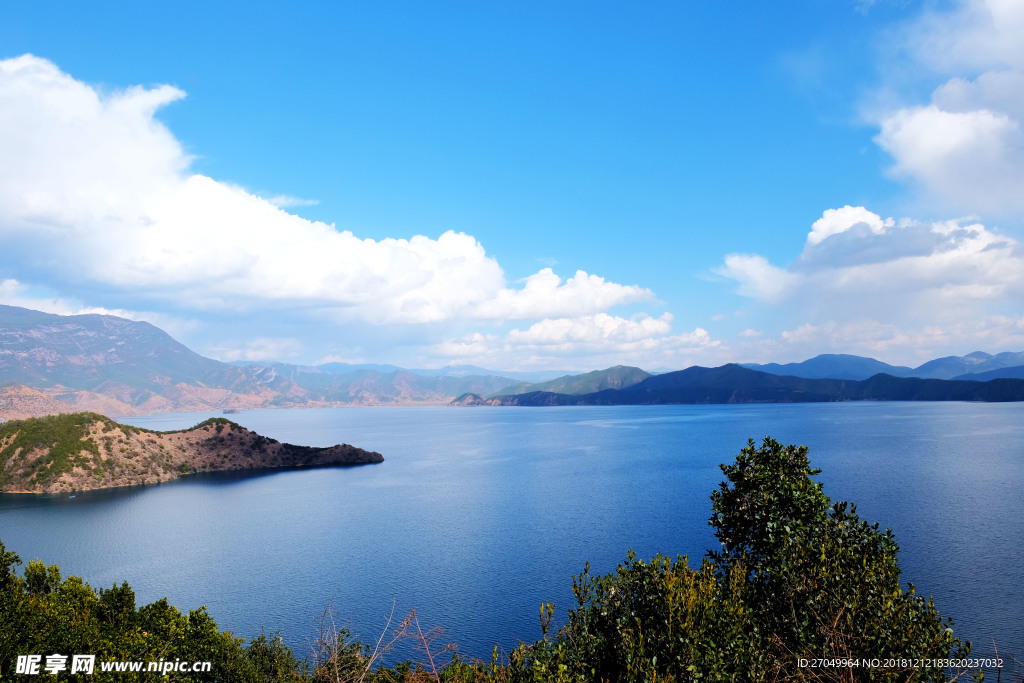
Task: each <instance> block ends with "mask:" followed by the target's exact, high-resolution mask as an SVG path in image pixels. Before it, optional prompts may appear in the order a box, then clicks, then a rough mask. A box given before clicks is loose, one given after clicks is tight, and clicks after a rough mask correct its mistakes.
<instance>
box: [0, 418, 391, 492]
mask: <svg viewBox="0 0 1024 683" xmlns="http://www.w3.org/2000/svg"><path fill="white" fill-rule="evenodd" d="M383 460H384V458H383V457H382V456H381V455H380V453H374V452H370V451H364V450H362V449H360V448H355V447H354V446H350V445H348V444H339V445H337V446H331V447H329V448H311V447H308V446H294V445H292V444H285V443H281V442H279V441H277V440H275V439H269V438H267V437H264V436H260V435H259V434H257V433H255V432H251V431H249V430H248V429H246V428H245V427H242V426H240V425H238V424H235V423H234V422H231V421H230V420H227V419H224V418H211V419H209V420H206V421H205V422H202V423H200V424H198V425H196V426H195V427H192V428H191V429H185V430H180V431H173V432H155V431H152V430H148V429H142V428H139V427H132V426H130V425H123V424H119V423H117V422H114V421H113V420H111V419H110V418H107V417H104V416H102V415H97V414H96V413H71V414H63V415H50V416H47V417H40V418H29V419H26V420H14V421H11V422H5V423H3V424H0V466H2V469H0V492H7V493H12V492H15V493H59V492H71V491H85V490H89V489H103V488H112V487H116V486H131V485H137V484H157V483H160V482H165V481H170V480H172V479H177V478H178V477H181V476H183V475H186V474H193V473H196V472H217V471H224V470H247V469H258V468H265V467H313V466H325V465H361V464H367V463H374V462H382V461H383Z"/></svg>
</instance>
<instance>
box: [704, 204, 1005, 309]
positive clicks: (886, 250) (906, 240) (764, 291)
mask: <svg viewBox="0 0 1024 683" xmlns="http://www.w3.org/2000/svg"><path fill="white" fill-rule="evenodd" d="M822 220H823V221H826V222H827V228H826V230H824V231H822V230H818V229H817V228H818V227H819V225H820V224H821V221H818V222H817V223H815V228H814V229H812V230H811V232H810V234H809V235H808V238H807V241H806V243H805V245H804V248H803V251H802V252H801V254H800V255H799V257H798V258H797V259H796V260H795V261H794V262H793V263H791V264H790V265H788V266H786V267H779V266H775V265H773V264H771V263H769V262H768V260H767V259H765V258H764V257H762V256H758V255H743V256H738V255H736V254H730V255H729V256H727V257H726V258H725V261H724V264H723V266H721V267H720V268H718V269H717V271H716V272H718V273H719V274H721V275H724V276H726V277H729V278H731V279H733V280H735V281H736V282H737V284H738V287H737V292H738V293H740V294H742V295H745V296H749V297H752V298H756V299H760V300H762V301H766V302H770V303H783V302H788V303H792V304H796V305H798V306H799V307H800V309H801V310H802V311H804V312H805V313H806V314H807V315H817V316H818V317H820V316H821V315H822V314H825V315H829V316H832V315H835V311H837V310H842V311H844V312H845V313H846V314H848V315H849V316H850V317H857V316H866V317H870V318H871V319H874V320H883V321H898V320H905V319H908V318H928V319H931V320H933V321H935V322H944V321H950V320H953V319H955V318H956V317H958V316H967V315H970V316H973V315H974V314H976V313H978V312H979V311H980V310H983V309H985V308H988V307H996V306H998V305H1000V304H1004V303H1006V302H1013V301H1017V300H1019V297H1020V296H1021V295H1022V294H1024V252H1022V250H1021V245H1020V244H1019V243H1018V242H1016V241H1015V240H1013V239H1011V238H1008V237H1004V236H1001V235H999V234H997V233H995V232H993V231H991V230H989V229H987V228H986V227H985V226H984V225H981V224H980V223H967V222H964V221H957V220H953V221H946V222H937V223H923V222H920V221H913V220H909V219H903V220H900V221H896V220H894V219H892V218H887V219H884V220H883V219H882V218H881V217H880V216H878V215H877V214H874V213H872V212H870V211H867V209H865V208H863V207H844V208H843V209H841V210H830V211H826V212H825V214H824V215H823V216H822ZM823 232H824V233H826V236H824V237H822V236H821V234H822V233H823Z"/></svg>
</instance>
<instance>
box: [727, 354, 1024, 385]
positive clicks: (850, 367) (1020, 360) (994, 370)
mask: <svg viewBox="0 0 1024 683" xmlns="http://www.w3.org/2000/svg"><path fill="white" fill-rule="evenodd" d="M743 367H745V368H749V369H751V370H759V371H761V372H767V373H768V374H771V375H791V376H793V377H805V378H808V379H868V378H869V377H872V376H874V375H877V374H879V373H885V374H887V375H891V376H893V377H920V378H921V379H982V378H984V379H985V380H989V379H998V378H1000V377H1009V378H1016V379H1020V378H1022V377H1024V352H1017V353H1014V352H1006V353H1000V354H997V355H994V356H993V355H992V354H988V353H984V352H982V351H975V352H974V353H969V354H967V355H966V356H946V357H944V358H936V359H935V360H930V361H928V362H927V363H923V364H921V365H919V366H917V367H916V368H908V367H905V366H902V365H889V364H888V363H883V362H882V361H879V360H875V359H874V358H864V357H863V356H850V355H846V354H822V355H820V356H815V357H814V358H811V359H810V360H805V361H803V362H802V363H786V364H785V365H779V364H778V363H768V364H766V365H758V364H757V363H744V364H743Z"/></svg>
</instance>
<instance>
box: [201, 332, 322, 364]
mask: <svg viewBox="0 0 1024 683" xmlns="http://www.w3.org/2000/svg"><path fill="white" fill-rule="evenodd" d="M302 350H303V347H302V342H300V341H299V340H298V339H295V338H294V337H256V338H255V339H250V340H247V341H245V342H244V343H242V344H241V345H239V346H236V347H221V348H218V349H213V351H212V353H211V355H212V356H213V357H214V358H217V359H218V360H222V361H225V362H231V361H236V360H252V361H273V360H281V359H284V358H291V357H295V356H297V355H299V354H300V353H302Z"/></svg>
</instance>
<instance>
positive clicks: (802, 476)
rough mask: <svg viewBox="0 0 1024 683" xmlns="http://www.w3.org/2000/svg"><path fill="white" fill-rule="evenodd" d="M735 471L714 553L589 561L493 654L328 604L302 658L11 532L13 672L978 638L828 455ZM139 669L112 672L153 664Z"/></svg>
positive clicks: (722, 660)
mask: <svg viewBox="0 0 1024 683" xmlns="http://www.w3.org/2000/svg"><path fill="white" fill-rule="evenodd" d="M722 471H723V473H724V474H725V478H726V481H723V482H722V483H721V485H720V487H719V489H718V490H717V491H715V492H714V493H713V494H712V496H711V503H712V505H711V508H712V515H711V518H710V520H709V524H710V525H711V526H712V527H714V529H715V534H716V536H717V538H718V540H719V543H720V547H719V549H717V550H715V551H713V552H709V553H708V557H706V558H704V560H703V562H702V563H701V565H700V566H699V568H696V569H693V568H691V567H690V566H689V565H688V563H687V558H685V557H676V558H674V559H673V558H669V557H663V556H660V555H659V556H656V557H654V558H653V559H652V560H651V561H650V562H646V561H644V560H642V559H637V557H636V556H635V555H634V554H633V553H632V551H630V553H629V554H628V556H627V558H626V561H625V563H623V564H622V565H620V566H619V567H618V568H617V569H616V571H615V572H613V573H611V574H607V575H602V576H594V575H591V573H590V567H589V565H587V567H586V568H585V569H584V570H583V572H582V573H581V574H580V575H579V576H577V577H574V578H573V592H574V594H575V597H576V601H577V606H576V608H575V609H573V610H570V611H569V613H568V615H567V620H566V622H565V624H564V626H562V627H561V628H559V629H558V630H557V631H556V632H554V633H552V632H551V624H552V620H553V617H554V606H553V605H550V604H547V603H545V604H544V605H542V606H541V629H542V636H543V637H542V638H541V640H539V641H537V642H536V643H533V644H532V645H527V644H520V645H519V647H518V648H517V649H515V650H514V651H512V652H510V653H508V655H507V656H506V657H499V654H498V652H497V650H495V652H494V655H493V658H492V660H491V661H490V662H466V661H463V660H461V659H460V658H459V657H458V655H457V654H456V655H454V656H452V655H448V654H446V648H442V647H438V646H437V637H438V633H437V632H435V631H427V632H424V631H423V630H422V629H421V628H420V625H419V620H418V618H417V616H416V613H415V612H412V613H411V614H410V615H409V616H408V617H406V619H404V620H403V621H402V622H401V623H399V624H398V626H397V627H396V629H395V631H394V632H393V634H392V635H391V636H390V638H391V640H390V641H388V642H384V640H385V637H384V636H382V639H381V642H378V643H377V644H376V645H375V646H373V647H370V646H368V645H364V644H363V643H360V642H357V641H352V640H350V638H349V634H348V633H347V632H346V631H344V630H340V631H339V630H335V629H334V628H333V622H330V621H329V620H328V619H327V615H326V614H325V620H324V622H322V624H323V628H322V629H321V634H320V637H319V639H318V640H317V641H316V643H315V645H314V647H313V648H312V656H311V658H310V660H309V661H308V662H303V661H299V660H298V659H297V658H296V657H295V656H294V655H293V653H292V652H291V651H290V650H289V649H288V648H287V647H285V646H284V644H283V643H282V642H281V640H280V639H279V638H277V637H273V638H267V637H266V636H265V635H261V636H260V637H259V638H256V639H254V640H253V641H252V642H251V643H249V644H248V645H245V644H244V641H242V640H241V639H237V638H234V637H233V636H232V635H231V634H229V633H226V632H219V631H218V630H217V626H216V624H215V623H214V622H213V621H212V620H211V619H210V617H209V616H208V615H207V614H206V612H205V610H204V609H200V610H194V611H192V612H190V613H189V614H188V616H184V615H182V614H181V613H180V612H178V610H176V609H175V608H174V607H171V606H169V605H168V604H167V602H166V601H165V600H162V601H159V602H157V603H154V604H152V605H146V606H144V607H141V608H138V609H136V607H135V597H134V594H133V593H132V591H131V589H130V588H129V587H128V585H127V584H123V585H122V586H114V587H113V588H112V589H110V590H102V589H101V590H100V591H99V592H98V593H97V592H95V591H94V590H93V589H92V588H90V587H89V586H88V584H85V583H83V582H82V581H81V579H77V578H75V577H71V578H69V579H67V580H63V581H62V580H61V576H60V571H59V569H58V568H57V567H56V566H53V567H46V566H45V565H43V563H41V562H39V561H34V562H30V563H29V565H28V566H27V567H26V569H25V572H24V576H23V577H20V576H18V575H17V574H16V572H15V571H14V567H15V565H17V564H19V563H20V560H19V558H18V557H17V556H16V555H14V554H13V553H8V552H6V550H5V549H4V548H3V546H2V544H0V678H4V677H8V676H10V675H11V668H12V667H13V662H14V659H15V655H16V654H23V653H49V652H81V653H96V654H97V655H99V656H98V659H101V658H107V659H131V660H143V659H152V660H157V659H166V660H171V659H175V658H178V659H182V660H210V661H212V662H214V671H213V672H211V673H210V674H190V676H193V677H185V676H183V675H180V674H171V676H170V677H169V680H176V681H192V680H195V681H200V680H216V681H285V680H306V681H315V682H316V683H328V682H330V683H338V682H340V681H366V682H367V683H385V682H386V683H398V682H412V681H439V682H440V681H453V682H465V683H469V682H477V681H495V682H512V683H518V682H522V683H525V682H541V681H554V682H558V683H582V682H589V681H609V682H619V681H621V682H624V683H628V682H633V681H636V682H640V681H677V682H682V681H823V680H833V681H894V682H895V681H946V680H948V678H947V672H946V671H944V670H943V668H942V667H941V666H930V667H929V666H922V667H918V668H910V667H906V666H904V667H902V668H901V667H899V666H897V667H892V668H881V667H875V668H871V667H868V666H865V665H864V664H859V665H851V666H847V667H834V668H827V669H812V668H808V667H806V666H801V664H800V661H801V659H815V658H818V659H820V658H826V659H832V660H850V661H853V662H857V661H858V660H859V661H861V662H863V661H864V660H866V659H873V658H877V659H880V660H885V659H895V660H900V659H914V658H916V659H919V660H922V659H923V660H932V659H947V658H961V657H965V656H966V655H967V654H968V653H969V651H970V644H969V643H963V642H961V641H960V640H959V639H957V638H955V637H954V636H953V631H952V628H951V622H950V621H949V620H948V619H947V620H943V619H942V618H941V617H940V615H939V613H938V611H937V610H936V609H935V607H934V605H933V604H932V602H931V601H930V600H928V601H925V600H924V599H923V598H921V597H920V596H918V595H917V593H916V591H915V590H914V587H913V585H910V586H909V588H908V589H907V590H904V589H903V587H902V585H901V583H900V571H899V567H898V563H897V551H898V546H897V545H896V542H895V540H894V538H893V536H892V533H891V532H890V531H889V530H885V531H884V532H883V531H879V529H878V525H877V524H875V525H869V524H868V523H867V522H865V521H863V520H861V519H860V518H859V517H858V516H857V513H856V507H855V506H853V505H848V504H847V503H845V502H842V503H836V504H832V502H831V501H830V500H829V498H828V497H827V496H826V495H825V494H824V492H823V491H822V487H821V484H820V483H817V482H815V481H814V480H813V479H812V477H813V476H814V475H816V474H818V472H819V471H818V470H815V469H812V468H811V466H810V462H809V460H808V458H807V449H806V448H804V447H797V446H782V445H781V444H779V443H778V442H776V441H774V440H772V439H770V438H766V439H765V440H764V442H763V443H762V444H761V445H760V446H759V447H758V446H756V445H755V444H754V442H753V441H751V442H749V444H748V445H747V447H746V448H744V449H743V450H742V451H741V453H740V454H739V456H738V457H737V458H736V461H735V462H734V463H733V464H731V465H722ZM403 639H411V640H412V641H414V642H415V643H416V644H418V645H419V647H420V650H421V652H422V653H423V657H422V658H421V662H420V663H418V664H413V663H411V662H405V663H402V664H397V665H394V666H390V667H386V666H382V665H381V664H380V661H381V656H382V654H383V653H384V652H387V651H388V649H389V648H390V646H391V645H393V644H394V643H395V642H396V641H398V640H403ZM446 658H447V659H448V660H449V661H447V662H446V663H443V664H442V661H441V660H442V659H446ZM142 675H143V676H144V675H145V674H142ZM131 676H132V675H131V674H116V676H115V678H116V680H119V681H128V680H145V679H143V678H138V679H135V678H131ZM94 680H104V679H103V678H102V677H101V676H97V677H95V678H94ZM112 680H113V679H112Z"/></svg>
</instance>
